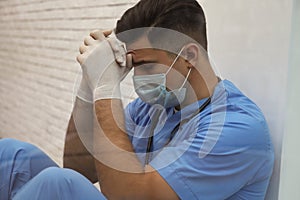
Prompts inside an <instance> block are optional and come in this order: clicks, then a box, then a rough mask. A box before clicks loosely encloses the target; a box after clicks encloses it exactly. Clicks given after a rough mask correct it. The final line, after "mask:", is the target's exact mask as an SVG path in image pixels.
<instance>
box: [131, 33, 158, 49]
mask: <svg viewBox="0 0 300 200" xmlns="http://www.w3.org/2000/svg"><path fill="white" fill-rule="evenodd" d="M151 48H153V47H152V45H151V43H150V42H149V40H148V37H146V36H142V37H140V38H138V39H137V40H135V41H134V42H131V43H130V44H127V50H128V51H135V50H139V49H151Z"/></svg>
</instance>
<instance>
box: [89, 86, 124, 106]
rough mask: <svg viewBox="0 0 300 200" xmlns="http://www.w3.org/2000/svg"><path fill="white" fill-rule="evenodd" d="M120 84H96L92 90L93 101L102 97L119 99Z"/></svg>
mask: <svg viewBox="0 0 300 200" xmlns="http://www.w3.org/2000/svg"><path fill="white" fill-rule="evenodd" d="M121 97H122V95H121V89H120V84H119V83H117V84H115V85H111V84H103V85H101V86H98V87H97V88H96V89H95V90H94V92H93V99H94V102H95V101H97V100H102V99H121Z"/></svg>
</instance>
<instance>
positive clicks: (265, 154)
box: [0, 81, 274, 200]
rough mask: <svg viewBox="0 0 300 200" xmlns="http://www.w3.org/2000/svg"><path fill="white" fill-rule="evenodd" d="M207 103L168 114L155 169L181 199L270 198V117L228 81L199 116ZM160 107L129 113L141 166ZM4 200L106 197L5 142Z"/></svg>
mask: <svg viewBox="0 0 300 200" xmlns="http://www.w3.org/2000/svg"><path fill="white" fill-rule="evenodd" d="M206 100H207V99H203V100H201V101H199V102H196V103H194V104H192V105H189V106H187V107H185V108H184V109H182V110H181V111H178V112H175V111H174V109H173V108H170V109H167V110H166V111H163V112H162V113H161V115H160V118H159V123H158V124H157V125H156V128H155V131H154V142H153V146H152V149H151V151H152V153H151V155H150V163H149V164H150V165H151V166H152V167H153V168H155V169H156V170H157V171H158V173H159V174H160V175H161V176H162V177H163V178H164V179H165V180H166V182H167V183H168V184H169V185H170V187H172V188H173V190H174V191H175V192H176V193H177V195H178V196H179V197H180V198H181V199H187V200H192V199H205V200H206V199H209V200H214V199H216V200H220V199H247V200H252V199H255V200H257V199H264V196H265V193H266V189H267V186H268V183H269V180H270V176H271V174H272V169H273V162H274V153H273V147H272V143H271V141H270V136H269V130H268V127H267V124H266V121H265V119H264V117H263V114H262V113H261V111H260V110H259V108H258V107H257V106H256V105H255V104H254V103H253V102H252V101H250V100H249V99H248V98H247V97H245V96H244V95H243V94H242V93H241V92H240V91H239V90H238V89H237V88H236V87H235V86H234V85H233V84H232V83H231V82H229V81H221V82H220V83H219V84H218V86H217V87H216V89H215V92H214V94H213V96H212V99H211V103H210V104H209V105H208V106H206V107H205V109H204V110H203V111H202V112H200V113H197V112H195V111H197V109H199V107H201V105H203V103H204V102H206ZM158 109H160V108H158V107H155V106H152V107H151V106H149V105H147V104H145V103H143V102H142V101H141V100H140V99H137V100H135V101H134V102H132V103H131V104H129V106H128V107H127V108H126V110H125V114H126V126H127V130H128V134H129V137H130V140H131V141H132V144H133V146H134V149H135V151H136V153H137V156H138V158H139V159H140V161H141V162H142V163H145V153H146V147H147V143H148V137H149V134H150V129H151V120H153V116H154V113H155V112H156V111H157V110H158ZM179 122H182V124H181V126H180V127H179V128H178V130H177V132H176V134H175V135H174V136H172V132H174V131H173V129H174V128H175V127H176V125H177V124H178V123H179ZM171 137H172V138H171ZM170 138H171V140H170ZM0 199H1V200H7V199H14V200H19V199H22V200H27V199H30V200H37V199H43V200H48V199H49V200H50V199H51V200H52V199H65V200H69V199H70V200H71V199H72V200H76V199H78V200H79V199H89V200H101V199H105V197H104V196H103V195H102V194H101V193H100V192H99V191H98V190H97V189H96V188H95V187H94V186H93V184H92V183H91V182H89V181H88V180H87V179H86V178H85V177H83V176H82V175H80V174H79V173H77V172H75V171H73V170H69V169H60V168H58V167H57V165H56V164H55V163H54V162H53V161H52V160H51V159H50V158H49V157H48V156H46V155H45V154H44V153H43V152H42V151H40V150H39V149H37V148H36V147H34V146H33V145H31V144H28V143H24V142H20V141H17V140H13V139H1V140H0Z"/></svg>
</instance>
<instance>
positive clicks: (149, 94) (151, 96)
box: [133, 47, 191, 108]
mask: <svg viewBox="0 0 300 200" xmlns="http://www.w3.org/2000/svg"><path fill="white" fill-rule="evenodd" d="M183 49H184V47H183V48H182V49H181V50H180V52H179V54H178V55H177V57H176V58H175V59H174V62H173V63H172V65H171V66H170V68H169V70H168V71H167V72H166V73H165V74H153V75H139V76H133V83H134V88H135V91H136V93H137V94H138V96H139V97H140V98H141V99H142V101H144V102H146V103H148V104H150V105H154V104H159V105H161V106H163V107H164V108H170V107H175V106H178V105H179V104H181V103H182V102H183V101H184V99H185V95H186V88H184V85H185V84H186V82H187V79H188V77H189V75H190V73H191V69H190V70H189V72H188V75H187V77H186V78H185V80H184V82H183V84H182V85H181V87H180V88H178V89H174V90H171V91H167V87H166V76H167V74H168V73H169V72H170V70H171V69H172V67H173V66H174V64H175V63H176V61H177V60H178V58H179V56H180V54H181V53H182V51H183Z"/></svg>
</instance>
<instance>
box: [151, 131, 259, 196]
mask: <svg viewBox="0 0 300 200" xmlns="http://www.w3.org/2000/svg"><path fill="white" fill-rule="evenodd" d="M201 141H202V138H201V136H199V135H197V136H196V137H195V139H194V140H193V141H188V140H186V141H183V142H182V143H181V144H180V145H177V146H173V147H170V146H169V147H165V148H164V149H163V150H162V151H161V152H160V153H159V154H158V155H157V156H156V157H155V158H154V159H153V160H152V162H151V163H150V165H151V166H152V167H153V168H154V169H156V170H157V172H158V173H159V174H160V175H161V176H162V177H163V178H164V179H165V180H166V182H167V183H168V184H169V185H170V187H172V189H173V190H174V191H175V192H176V193H177V195H178V196H179V197H180V198H181V199H210V200H214V199H216V200H219V199H226V198H229V197H230V196H232V195H233V194H235V193H237V192H238V191H239V190H240V189H242V188H243V187H244V186H245V185H247V184H249V180H252V179H253V177H254V176H255V174H256V173H257V171H258V170H259V169H260V168H261V166H262V165H263V162H262V160H263V159H261V158H262V157H261V156H262V153H261V152H260V153H257V152H256V151H248V150H245V149H243V148H237V149H236V150H234V151H226V150H225V149H224V151H223V152H214V151H211V152H210V153H209V154H207V155H206V156H205V157H203V158H202V157H199V150H200V147H201V143H202V142H201Z"/></svg>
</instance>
